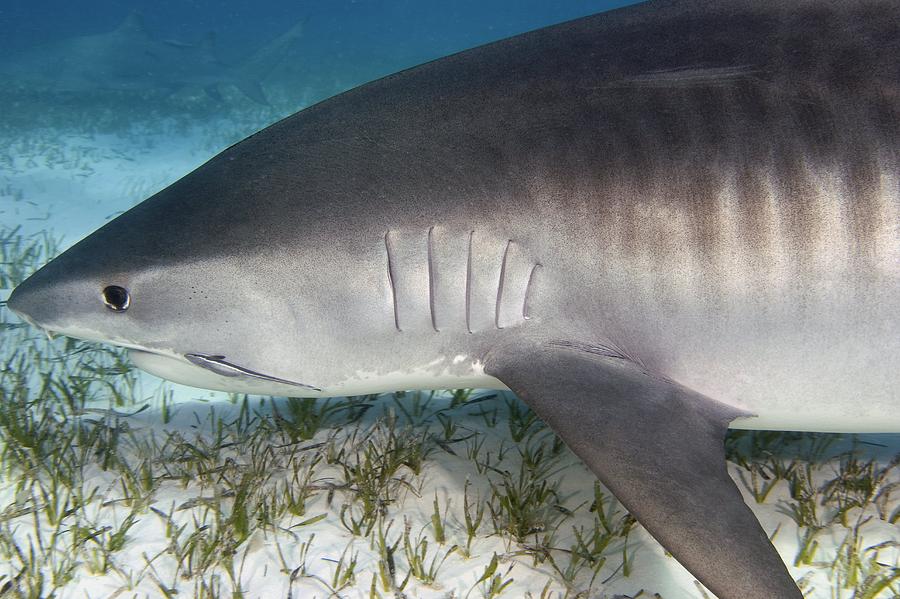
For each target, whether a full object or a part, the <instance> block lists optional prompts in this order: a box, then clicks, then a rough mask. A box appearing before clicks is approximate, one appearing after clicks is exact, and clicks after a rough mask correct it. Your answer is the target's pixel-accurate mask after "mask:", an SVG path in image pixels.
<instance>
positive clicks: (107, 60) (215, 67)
mask: <svg viewBox="0 0 900 599" xmlns="http://www.w3.org/2000/svg"><path fill="white" fill-rule="evenodd" d="M301 30H302V23H298V24H297V25H296V26H294V27H292V28H291V29H290V30H289V31H287V32H286V33H284V34H283V35H281V36H279V37H278V38H277V39H275V40H273V41H272V42H270V43H269V44H267V45H266V46H264V47H262V48H260V49H259V50H258V51H257V52H256V53H255V54H254V55H253V56H251V57H248V59H247V60H246V61H245V62H244V63H243V64H240V65H234V66H232V65H227V64H225V63H223V62H222V61H221V60H219V58H218V57H217V55H216V51H215V45H214V42H213V38H212V37H209V38H207V39H206V40H204V41H203V42H202V43H198V44H189V43H183V42H178V41H172V40H161V39H158V38H156V37H154V36H152V35H151V34H150V33H149V32H148V31H147V28H146V27H145V26H144V23H143V20H142V19H141V17H140V16H139V15H137V14H136V13H132V14H131V15H129V17H128V18H126V19H125V20H124V21H123V22H122V24H121V25H120V26H119V27H118V28H116V29H115V30H113V31H109V32H106V33H98V34H93V35H85V36H80V37H74V38H69V39H64V40H60V41H57V42H53V43H48V44H45V45H41V46H37V47H35V48H31V49H29V50H25V51H22V52H18V53H14V54H11V55H9V56H7V57H6V59H5V60H4V61H3V62H2V64H0V74H2V76H3V78H4V80H5V84H6V85H7V86H14V87H20V88H23V89H29V90H36V91H39V92H45V91H50V92H62V93H74V94H83V93H85V92H97V91H107V90H115V91H120V92H122V91H124V92H147V91H155V92H159V91H162V92H166V93H173V92H176V91H178V90H180V89H183V88H186V87H190V88H197V89H204V90H206V91H207V93H209V94H210V95H211V96H213V97H220V96H219V86H221V85H234V86H236V87H237V88H238V89H239V90H240V91H241V92H242V93H243V94H244V95H245V96H247V97H248V98H250V99H251V100H253V101H255V102H257V103H260V104H268V100H267V99H266V96H265V94H264V92H263V89H262V87H261V85H260V81H261V80H262V79H263V78H264V77H265V75H266V74H267V73H268V71H269V70H271V69H272V68H273V67H274V66H275V65H276V64H278V61H279V59H280V58H281V57H282V56H283V55H284V53H285V52H286V50H287V49H288V48H289V47H290V45H291V44H293V43H294V42H295V41H296V39H298V38H299V36H300V34H301Z"/></svg>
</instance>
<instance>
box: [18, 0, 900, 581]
mask: <svg viewBox="0 0 900 599" xmlns="http://www.w3.org/2000/svg"><path fill="white" fill-rule="evenodd" d="M898 23H900V6H898V5H897V4H896V3H892V2H887V1H880V0H865V1H863V2H845V1H842V0H825V1H820V2H812V1H806V0H803V1H799V2H795V3H791V4H790V5H785V4H782V3H779V2H774V1H772V2H769V1H764V2H758V1H754V2H749V1H743V0H734V1H728V2H707V1H703V0H687V1H674V2H649V3H646V4H642V5H637V6H633V7H629V8H625V9H620V10H616V11H612V12H610V13H604V14H600V15H596V16H593V17H588V18H584V19H580V20H576V21H573V22H570V23H565V24H562V25H558V26H554V27H549V28H546V29H542V30H538V31H535V32H532V33H528V34H524V35H520V36H517V37H514V38H510V39H508V40H504V41H501V42H497V43H494V44H490V45H487V46H484V47H481V48H476V49H474V50H470V51H466V52H462V53H460V54H457V55H454V56H451V57H448V58H445V59H441V60H438V61H435V62H432V63H428V64H426V65H423V66H421V67H417V68H414V69H410V70H407V71H404V72H401V73H399V74H397V75H393V76H390V77H387V78H384V79H382V80H379V81H376V82H373V83H370V84H367V85H365V86H362V87H360V88H357V89H354V90H351V91H350V92H347V93H344V94H342V95H340V96H337V97H335V98H332V99H330V100H327V101H325V102H322V103H320V104H318V105H315V106H313V107H311V108H308V109H306V110H303V111H301V112H299V113H297V114H296V115H294V116H292V117H289V118H287V119H285V120H283V121H281V122H279V123H276V124H275V125H273V126H271V127H269V128H267V129H265V130H263V131H262V132H260V133H257V134H255V135H253V136H251V137H250V138H248V139H246V140H244V141H243V142H241V143H239V144H237V145H235V146H233V147H231V148H229V149H228V150H226V151H225V152H223V153H222V154H220V155H219V156H217V157H215V158H214V159H212V160H211V161H210V162H208V163H207V164H205V165H204V166H202V167H200V168H199V169H197V170H196V171H195V172H193V173H191V174H189V175H187V176H186V177H184V178H183V179H182V180H180V181H178V182H176V183H175V184H173V185H172V186H171V187H169V188H167V189H165V190H163V191H161V192H160V193H158V194H157V195H155V196H154V197H152V198H150V199H148V200H147V201H145V202H144V203H142V204H140V205H138V206H137V207H135V208H134V209H132V210H131V211H129V212H127V213H126V214H124V215H122V216H120V217H119V218H117V219H116V220H114V221H113V222H111V223H109V224H108V225H106V226H104V227H103V228H101V229H99V230H98V231H97V232H95V233H94V234H92V235H91V236H89V237H88V238H86V239H85V240H83V241H82V242H80V243H79V244H77V245H76V246H74V247H73V248H72V249H70V250H69V251H67V252H66V253H65V254H63V255H62V256H61V257H59V258H57V259H55V260H54V261H52V262H51V263H49V264H48V265H47V266H45V267H44V268H43V269H41V270H40V271H39V272H38V273H36V274H35V275H33V276H32V277H31V278H30V279H29V280H28V281H26V282H24V283H23V284H22V285H21V286H20V287H19V288H17V289H16V290H15V291H14V292H13V294H12V296H11V297H10V299H9V307H10V308H12V309H13V310H15V311H16V312H18V313H19V314H21V315H22V316H23V317H24V318H26V319H28V320H30V321H31V322H33V323H35V324H36V325H38V326H41V327H43V328H45V329H48V330H53V331H57V332H61V333H64V334H68V335H72V336H76V337H80V338H85V339H94V340H100V341H105V342H111V343H116V344H119V345H122V346H125V347H129V348H131V349H132V350H133V356H134V358H135V362H136V363H137V364H138V365H139V366H141V367H142V368H145V369H146V370H149V371H150V372H154V373H157V374H159V375H161V376H164V377H166V378H170V379H172V380H176V381H179V382H183V383H187V384H192V385H196V386H201V387H207V388H214V389H225V390H232V391H247V392H257V393H275V394H287V395H313V396H329V395H343V394H356V393H364V392H376V391H384V390H392V389H404V388H441V387H460V386H486V387H508V388H510V389H512V390H513V391H514V392H516V393H517V394H518V395H520V396H521V397H522V399H523V400H524V401H526V402H527V403H528V404H529V405H530V406H531V407H532V408H533V409H534V410H535V411H536V412H537V413H538V415H540V416H541V417H542V418H543V419H544V420H545V421H547V423H548V424H549V425H550V426H551V427H552V428H553V429H554V430H555V431H556V432H557V433H558V434H559V435H560V436H561V437H562V438H563V440H564V441H565V442H566V443H567V444H568V445H569V446H570V447H571V448H572V449H573V450H574V451H575V452H576V453H577V454H578V455H579V456H580V457H581V458H582V459H583V460H584V461H585V463H586V464H587V465H588V466H589V467H590V468H591V469H592V470H593V471H594V472H595V473H596V474H597V476H598V477H599V478H600V479H601V480H602V481H603V482H604V483H605V484H606V485H607V486H608V487H609V488H610V489H611V490H612V491H613V493H615V494H616V496H617V497H618V498H619V500H620V501H621V502H622V503H623V504H624V505H625V506H626V507H627V508H628V509H629V510H630V511H631V512H632V513H633V514H634V515H635V517H637V518H638V520H639V521H640V522H641V523H642V524H643V525H644V526H645V527H646V528H647V530H648V531H649V532H650V533H651V534H653V535H654V537H656V538H657V539H658V540H659V541H660V542H661V543H662V544H663V546H665V547H666V549H668V550H669V551H670V552H671V553H672V554H673V555H674V556H675V557H676V558H677V559H678V560H679V561H680V562H681V563H682V564H683V565H685V567H687V568H688V570H690V571H691V572H692V573H693V574H694V575H695V576H696V577H697V578H698V579H699V580H700V581H701V582H703V583H704V584H705V585H706V586H707V587H708V588H709V589H710V590H711V591H713V592H714V593H715V594H716V595H717V596H718V597H720V599H731V598H734V599H737V598H759V599H763V598H766V599H768V598H773V597H776V598H788V597H790V598H798V597H801V594H800V591H799V590H798V589H797V587H796V585H795V583H794V581H793V580H792V579H791V576H790V574H789V573H788V571H787V569H786V567H785V566H784V564H783V563H782V561H781V559H780V558H779V556H778V555H777V553H776V552H775V550H774V549H773V547H772V546H771V544H770V542H769V540H768V538H767V537H766V534H765V532H764V531H763V530H762V528H761V527H760V526H759V524H758V522H757V521H756V520H755V518H754V517H753V514H752V512H750V510H749V509H748V508H747V506H746V505H745V504H744V503H743V501H742V500H741V497H740V494H739V492H738V491H737V489H736V487H735V486H734V484H733V482H732V481H731V480H730V478H729V476H728V474H727V471H726V469H725V462H724V450H723V446H722V440H723V437H724V434H725V430H726V429H727V427H729V426H738V427H747V428H777V429H779V428H780V429H797V430H822V431H875V430H878V431H884V432H896V431H900V409H898V408H900V399H898V395H897V389H898V388H900V331H898V318H897V314H900V293H898V290H900V287H898V283H900V236H898V222H900V192H898V189H900V157H898V148H900V34H898Z"/></svg>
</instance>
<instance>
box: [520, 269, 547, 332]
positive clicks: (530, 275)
mask: <svg viewBox="0 0 900 599" xmlns="http://www.w3.org/2000/svg"><path fill="white" fill-rule="evenodd" d="M539 266H543V264H541V263H540V262H536V263H535V264H534V266H532V267H531V272H530V273H528V282H527V283H526V284H525V296H524V297H523V298H522V318H523V319H524V320H529V319H530V318H531V316H529V315H528V296H529V294H530V293H531V286H532V283H533V282H534V271H536V270H537V269H538V267H539Z"/></svg>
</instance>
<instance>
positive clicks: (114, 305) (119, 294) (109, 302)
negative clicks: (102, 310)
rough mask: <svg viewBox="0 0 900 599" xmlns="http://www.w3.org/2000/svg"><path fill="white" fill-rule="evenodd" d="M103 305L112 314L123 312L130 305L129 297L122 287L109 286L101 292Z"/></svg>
mask: <svg viewBox="0 0 900 599" xmlns="http://www.w3.org/2000/svg"><path fill="white" fill-rule="evenodd" d="M103 303H104V304H106V307H107V308H109V309H110V310H112V311H113V312H124V311H125V310H127V309H128V306H130V305H131V296H130V295H129V294H128V290H127V289H125V288H124V287H119V286H118V285H110V286H109V287H107V288H106V289H104V290H103Z"/></svg>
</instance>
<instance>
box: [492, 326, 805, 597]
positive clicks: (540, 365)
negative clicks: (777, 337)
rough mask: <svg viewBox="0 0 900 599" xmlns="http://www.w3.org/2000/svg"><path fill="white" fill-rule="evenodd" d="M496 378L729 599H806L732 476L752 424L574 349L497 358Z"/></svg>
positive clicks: (629, 366)
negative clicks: (729, 460) (731, 434)
mask: <svg viewBox="0 0 900 599" xmlns="http://www.w3.org/2000/svg"><path fill="white" fill-rule="evenodd" d="M485 372H486V373H487V374H490V375H492V376H494V377H496V378H498V379H499V380H500V381H502V382H503V383H505V384H506V385H507V386H508V387H509V388H510V389H512V390H513V391H514V392H515V393H516V394H517V395H519V397H521V398H522V400H524V401H525V402H526V403H527V404H528V405H529V406H531V408H532V409H534V411H535V412H536V413H537V415H538V416H540V417H541V418H542V419H543V420H544V421H545V422H546V423H547V424H549V425H550V427H551V428H552V429H553V430H554V431H556V433H557V434H558V435H559V436H560V437H561V438H562V439H563V441H565V443H566V444H567V445H568V446H569V447H570V448H571V449H572V450H573V451H574V452H575V453H576V454H577V455H578V456H579V457H580V458H581V459H582V460H583V461H584V462H585V464H586V465H587V466H588V467H589V468H590V469H591V470H592V471H593V472H594V473H595V474H596V475H597V477H598V478H599V479H600V480H601V481H602V482H603V483H604V484H605V485H606V486H607V487H608V488H609V489H610V490H611V491H612V492H613V493H614V494H615V496H616V497H617V498H618V499H619V501H621V502H622V504H623V505H624V506H625V507H626V508H627V509H628V511H630V512H631V514H632V515H633V516H634V517H635V518H637V520H638V521H639V522H640V523H641V524H642V525H643V526H644V527H645V528H646V529H647V531H648V532H650V534H651V535H653V536H654V537H655V538H656V539H657V540H658V541H659V542H660V544H661V545H662V546H663V547H665V548H666V549H667V550H668V551H669V552H671V553H672V555H674V556H675V558H676V559H678V561H679V562H681V564H682V565H684V566H685V567H686V568H687V569H688V570H689V571H690V572H691V573H692V574H693V575H694V576H696V577H697V579H698V580H699V581H700V582H702V583H703V584H704V585H705V586H706V587H707V588H708V589H709V590H711V591H712V592H713V593H715V594H716V595H717V596H718V597H719V598H720V599H738V598H740V599H788V598H790V599H802V597H803V595H802V594H801V593H800V590H799V589H798V588H797V585H796V584H795V583H794V580H793V579H792V578H791V576H790V574H789V573H788V571H787V568H786V567H785V565H784V563H783V562H782V560H781V558H780V557H779V555H778V553H777V552H776V551H775V548H774V547H773V546H772V544H771V543H770V542H769V539H768V537H767V536H766V533H765V532H764V531H763V529H762V527H761V526H760V525H759V522H758V521H757V520H756V518H755V517H754V515H753V512H751V511H750V508H748V507H747V505H746V504H745V503H744V501H743V499H742V498H741V495H740V493H739V491H738V489H737V487H736V486H735V484H734V482H733V481H732V480H731V478H730V477H729V476H728V472H727V470H726V467H725V449H724V443H723V441H724V436H725V431H726V428H727V426H728V423H729V422H730V421H731V420H732V419H734V418H736V417H738V416H746V415H747V414H745V413H742V412H740V411H738V410H736V409H734V408H732V407H729V406H726V405H724V404H721V403H719V402H716V401H714V400H711V399H709V398H706V397H704V396H702V395H700V394H698V393H695V392H693V391H691V390H690V389H687V388H685V387H682V386H681V385H678V384H677V383H674V382H672V381H669V380H666V379H665V378H662V377H658V376H654V375H653V374H651V373H648V372H647V371H646V370H645V369H643V368H642V367H641V366H640V365H638V364H636V363H634V362H633V361H631V360H629V359H628V358H626V357H624V356H620V355H617V354H616V353H615V352H609V351H606V350H603V349H602V348H594V347H591V346H583V345H579V344H575V343H570V342H544V343H536V344H532V345H529V346H527V347H523V346H521V345H519V346H508V347H501V348H496V349H495V350H492V351H491V352H490V353H489V354H488V355H487V356H486V358H485Z"/></svg>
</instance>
